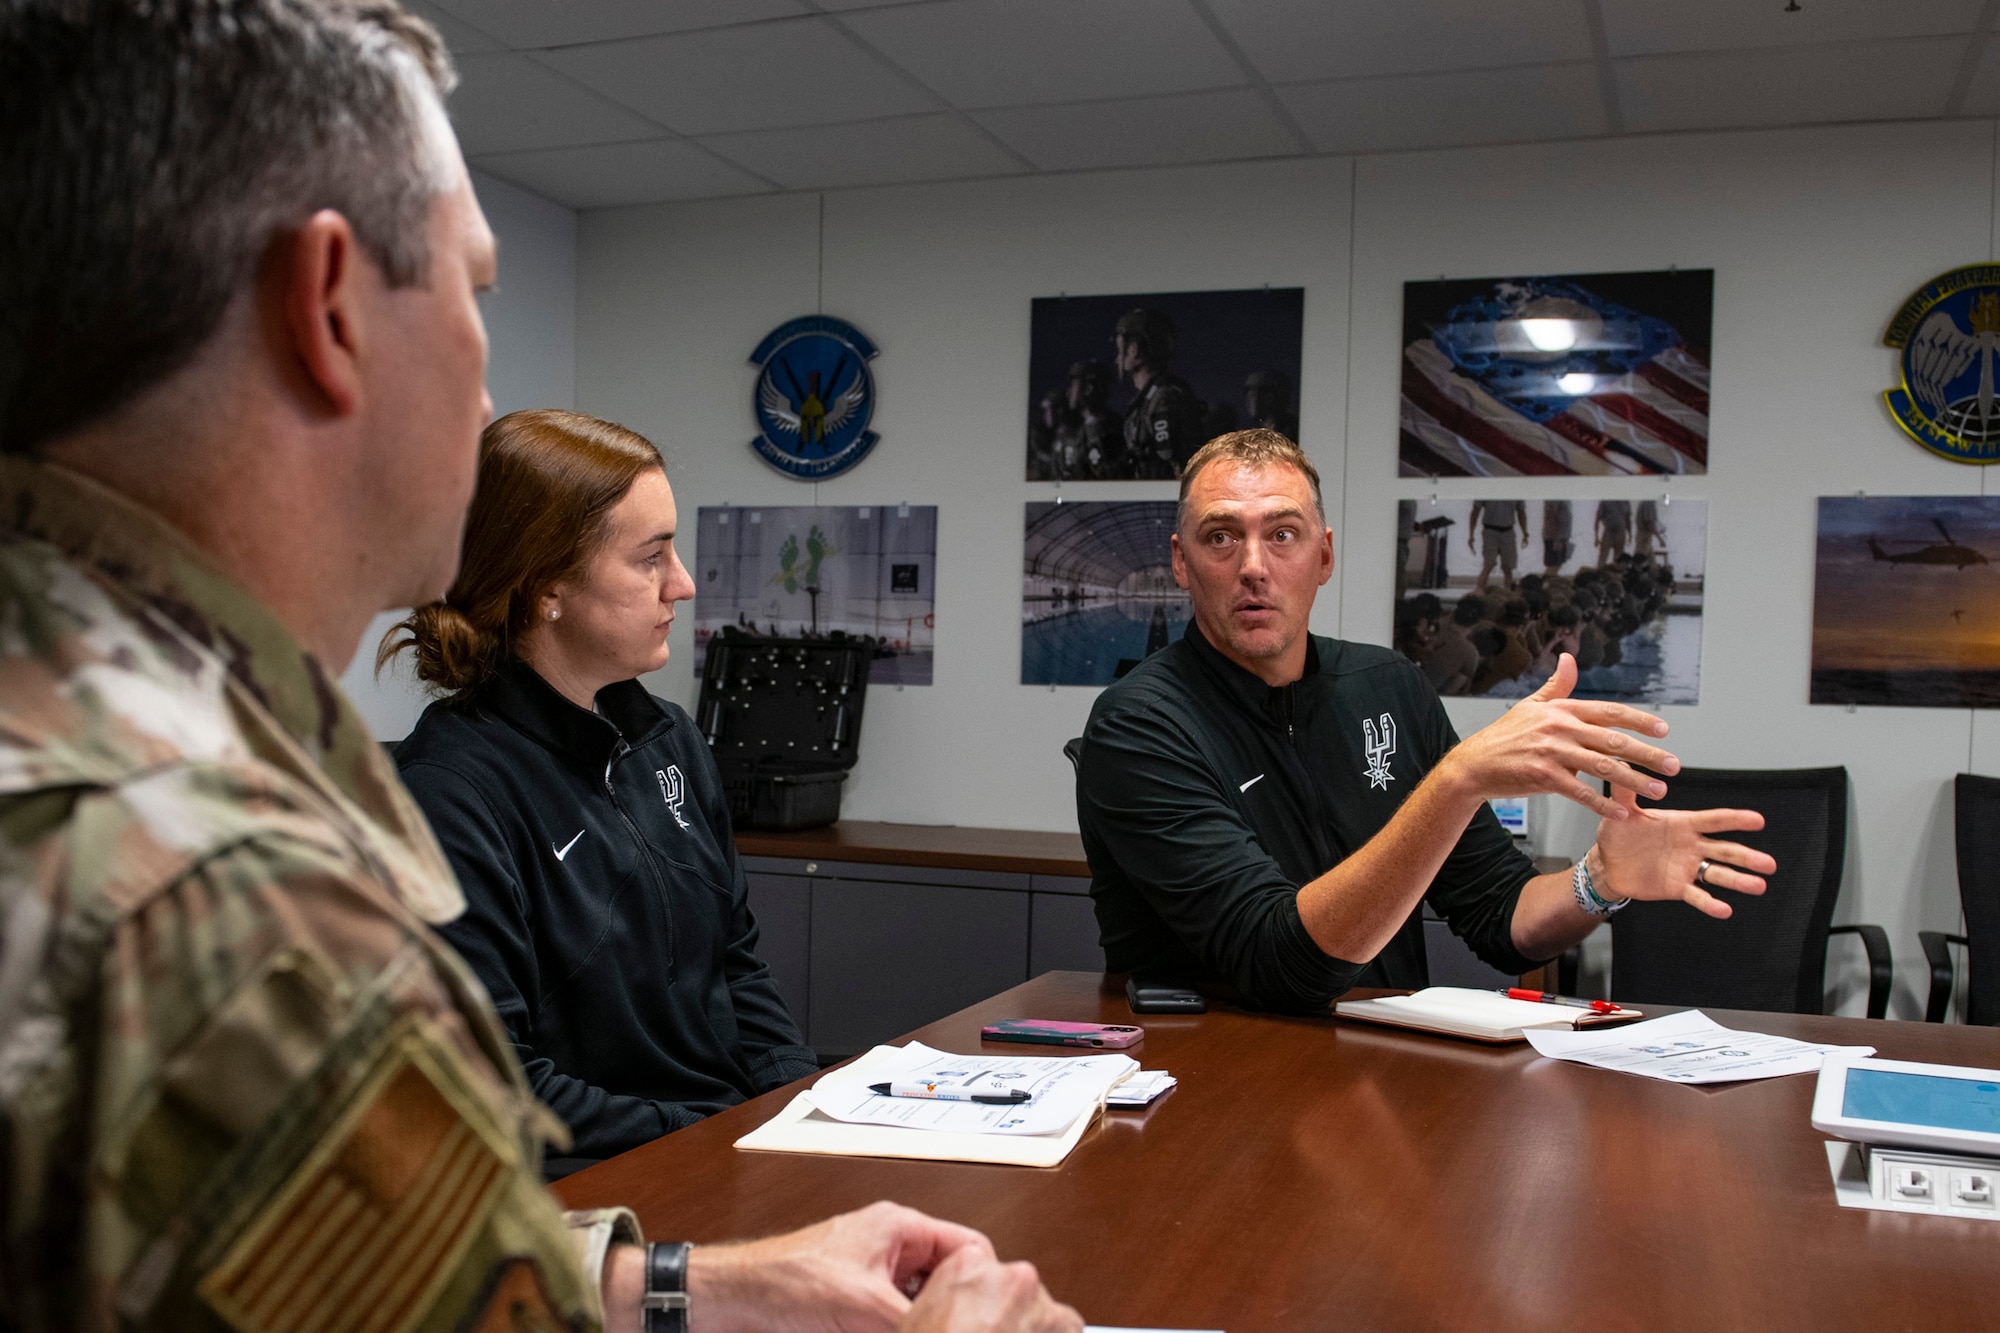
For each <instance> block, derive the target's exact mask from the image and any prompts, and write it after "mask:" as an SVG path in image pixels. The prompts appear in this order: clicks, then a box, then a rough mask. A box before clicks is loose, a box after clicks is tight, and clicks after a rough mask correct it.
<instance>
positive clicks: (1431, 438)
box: [1399, 269, 1715, 477]
mask: <svg viewBox="0 0 2000 1333" xmlns="http://www.w3.org/2000/svg"><path fill="white" fill-rule="evenodd" d="M1714 305H1715V274H1714V271H1713V270H1712V269H1671V270H1667V271H1664V272H1647V273H1585V274H1576V275H1571V276H1567V277H1524V278H1475V279H1454V280H1449V281H1447V280H1443V279H1439V280H1435V281H1430V282H1406V283H1404V284H1403V378H1402V387H1403V393H1402V408H1401V422H1400V428H1401V429H1400V441H1401V443H1400V448H1399V458H1400V461H1401V466H1400V475H1402V476H1405V477H1560V476H1586V477H1621V476H1644V475H1672V474H1676V473H1679V474H1683V475H1694V474H1700V473H1705V472H1707V471H1708V395H1709V326H1710V322H1711V316H1712V313H1713V310H1714Z"/></svg>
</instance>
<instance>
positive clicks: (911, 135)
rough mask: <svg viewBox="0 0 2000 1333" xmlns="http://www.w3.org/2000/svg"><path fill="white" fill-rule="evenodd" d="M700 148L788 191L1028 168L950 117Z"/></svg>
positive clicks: (787, 133)
mask: <svg viewBox="0 0 2000 1333" xmlns="http://www.w3.org/2000/svg"><path fill="white" fill-rule="evenodd" d="M702 142H703V143H704V144H706V145H708V146H709V147H711V148H713V149H714V150H715V151H716V152H717V153H720V154H721V155H722V156H723V157H726V158H728V159H729V160H730V161H732V162H736V163H740V164H741V165H743V166H745V167H748V168H749V169H750V170H752V171H754V172H756V173H757V174H758V175H760V176H765V177H768V178H769V179H771V180H774V181H776V182H777V183H778V184H780V185H782V186H784V187H785V188H786V189H790V190H823V189H837V188H840V187H842V186H848V185H893V184H901V183H903V182H906V181H938V180H951V179H953V178H963V177H968V176H999V175H1005V174H1009V173H1012V172H1019V171H1025V170H1027V168H1025V167H1023V166H1022V165H1021V164H1020V163H1019V162H1018V161H1016V160H1015V158H1014V157H1013V156H1012V155H1011V154H1009V153H1008V152H1007V151H1006V150H1005V149H1004V148H1001V147H1000V146H999V145H998V144H995V143H994V142H993V141H992V140H991V139H988V138H987V137H986V136H985V135H983V134H981V133H980V132H979V131H978V130H976V129H974V128H973V127H972V126H970V125H968V124H966V123H965V122H964V121H963V120H961V119H960V118H959V117H957V116H955V115H953V114H951V113H950V112H937V113H935V114H932V115H927V116H904V117H899V118H898V119H895V120H870V121H864V122H862V123H860V124H849V125H816V126H813V127H811V128H808V129H796V130H763V131H760V132H758V133H755V134H726V135H716V136H713V137H710V138H705V139H703V140H702Z"/></svg>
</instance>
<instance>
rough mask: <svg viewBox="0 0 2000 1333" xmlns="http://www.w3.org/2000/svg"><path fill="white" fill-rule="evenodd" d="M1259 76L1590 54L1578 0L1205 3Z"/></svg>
mask: <svg viewBox="0 0 2000 1333" xmlns="http://www.w3.org/2000/svg"><path fill="white" fill-rule="evenodd" d="M1208 4H1209V8H1210V9H1211V10H1213V11H1214V13H1215V16H1216V17H1217V18H1218V19H1220V20H1221V21H1222V25H1223V27H1225V28H1227V29H1228V30H1229V32H1230V34H1231V35H1232V36H1233V37H1235V39H1236V41H1237V44H1238V45H1240V46H1241V47H1242V48H1243V50H1244V53H1245V54H1246V55H1248V56H1249V58H1250V62H1251V63H1252V64H1253V65H1255V66H1256V67H1257V69H1258V70H1259V72H1261V73H1262V74H1263V76H1264V77H1265V78H1267V79H1270V80H1271V81H1273V82H1276V83H1295V82H1302V81H1305V80H1310V79H1347V78H1358V77H1361V76H1364V75H1372V74H1418V73H1429V72H1432V71H1437V70H1450V69H1479V68H1486V67H1491V66H1496V65H1534V64H1550V63H1554V62H1557V61H1565V60H1588V59H1590V58H1591V47H1590V31H1589V28H1588V27H1587V26H1586V25H1585V23H1584V18H1583V5H1582V0H1508V3H1506V4H1494V3H1492V2H1491V0H1341V2H1340V3H1338V4H1334V3H1330V2H1329V0H1208Z"/></svg>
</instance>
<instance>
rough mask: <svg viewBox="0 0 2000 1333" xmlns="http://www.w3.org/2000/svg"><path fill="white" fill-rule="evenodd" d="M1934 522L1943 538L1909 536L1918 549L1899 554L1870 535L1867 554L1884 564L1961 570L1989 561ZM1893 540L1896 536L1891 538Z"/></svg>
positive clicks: (1908, 543)
mask: <svg viewBox="0 0 2000 1333" xmlns="http://www.w3.org/2000/svg"><path fill="white" fill-rule="evenodd" d="M1931 525H1932V526H1933V527H1935V528H1936V529H1937V530H1938V532H1939V533H1941V534H1942V535H1943V537H1944V540H1943V541H1941V542H1934V541H1930V540H1929V539H1928V538H1918V539H1916V540H1914V541H1912V540H1909V539H1907V538H1906V539H1903V540H1904V542H1905V543H1906V544H1907V545H1910V546H1915V547H1917V548H1919V549H1917V550H1914V551H1903V552H1901V553H1900V554H1899V553H1897V552H1894V551H1885V550H1883V549H1882V543H1881V542H1879V541H1877V540H1875V538H1874V537H1873V536H1871V537H1869V538H1868V554H1870V555H1872V556H1874V557H1875V558H1876V559H1877V560H1880V561H1882V562H1883V563H1884V564H1890V565H1953V566H1956V567H1957V568H1959V569H1964V568H1965V567H1966V566H1967V565H1983V564H1986V563H1988V561H1987V559H1986V555H1985V553H1984V552H1982V551H1975V550H1973V549H1972V548H1971V547H1970V546H1967V545H1965V544H1964V543H1963V542H1961V541H1959V540H1958V539H1957V538H1956V537H1954V536H1952V535H1951V530H1950V529H1949V528H1947V527H1945V525H1944V524H1942V523H1940V522H1938V520H1936V519H1932V520H1931ZM1891 540H1892V541H1893V540H1895V539H1894V538H1892V539H1891ZM1954 614H1958V615H1962V614H1964V613H1963V612H1955V613H1954Z"/></svg>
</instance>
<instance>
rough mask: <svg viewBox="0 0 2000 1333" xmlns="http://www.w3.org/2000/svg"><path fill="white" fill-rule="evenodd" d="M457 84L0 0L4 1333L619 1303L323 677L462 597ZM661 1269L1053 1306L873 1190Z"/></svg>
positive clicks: (384, 21) (830, 1302) (859, 1303)
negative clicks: (548, 1172)
mask: <svg viewBox="0 0 2000 1333" xmlns="http://www.w3.org/2000/svg"><path fill="white" fill-rule="evenodd" d="M449 81H450V73H449V67H448V63H447V62H446V59H445V56H444V54H443V50H442V47H441V46H440V45H439V43H438V42H437V39H436V36H435V34H434V33H432V32H431V31H430V30H429V29H428V28H427V27H425V26H424V25H422V24H419V23H416V22H414V21H413V20H411V19H409V18H408V17H407V16H405V15H403V14H402V13H401V11H400V10H398V9H397V8H396V7H395V6H394V5H393V4H392V3H386V0H150V2H149V3H143V4H142V3H140V2H139V0H0V182H4V185H0V210H4V211H0V1326H4V1327H7V1328H9V1329H16V1330H24V1331H27V1333H42V1331H43V1330H56V1329H73V1328H82V1329H110V1328H115V1327H146V1328H174V1329H206V1328H233V1329H240V1330H258V1329H291V1328H309V1327H326V1328H357V1329H382V1330H404V1329H427V1328H439V1329H442V1328H472V1327H479V1328H486V1327H508V1328H571V1329H576V1328H589V1327H596V1326H598V1325H600V1324H603V1325H605V1326H609V1327H617V1328H623V1329H637V1328H638V1327H639V1325H640V1318H641V1314H640V1304H641V1302H640V1292H641V1290H642V1288H643V1286H644V1282H645V1278H644V1272H643V1269H644V1264H645V1260H644V1257H643V1251H642V1250H641V1249H640V1248H639V1245H638V1242H639V1240H640V1237H639V1234H638V1227H637V1223H636V1220H635V1219H634V1217H633V1215H632V1214H631V1213H630V1212H628V1211H626V1210H622V1209H617V1210H608V1211H603V1212H598V1213H591V1214H570V1215H567V1216H566V1215H565V1214H563V1213H562V1212H561V1211H560V1209H559V1208H558V1206H557V1204H556V1203H555V1202H554V1200H553V1197H552V1196H551V1195H550V1194H549V1193H548V1192H547V1191H546V1189H545V1188H544V1187H543V1186H542V1184H541V1180H540V1173H539V1163H540V1157H541V1153H542V1149H543V1146H544V1145H545V1144H548V1143H557V1144H560V1143H561V1142H562V1141H563V1139H564V1137H565V1133H564V1130H563V1128H562V1126H561V1125H560V1124H558V1123H556V1122H555V1121H554V1120H553V1119H552V1117H551V1116H550V1115H549V1113H548V1112H547V1111H546V1110H544V1109H543V1108H541V1107H540V1106H538V1105H537V1104H536V1103H535V1102H534V1100H533V1098H532V1097H531V1095H530V1094H529V1091H528V1087H527V1084H526V1081H525V1079H524V1077H523V1075H522V1073H521V1070H520V1067H519V1066H518V1064H517V1063H516V1061H515V1058H514V1056H513V1054H512V1051H511V1049H510V1047H509V1045H508V1042H507V1038H506V1035H505V1033H504V1032H503V1031H502V1029H501V1027H500V1025H499V1023H498V1020H497V1019H496V1018H495V1016H494V1014H493V1011H492V1008H491V1005H490V1004H489V1002H488V1001H487V999H486V997H485V994H484V992H483V991H482V990H481V989H480V987H479V985H478V983H477V982H476V981H475V980H474V979H473V978H472V976H471V974H470V972H469V971H468V970H467V969H466V968H465V966H464V965H463V964H462V963H461V962H460V961H459V960H458V958H457V957H456V956H455V955H454V954H453V953H452V952H451V951H450V950H449V948H447V947H446V946H445V945H444V944H443V943H442V942H441V941H440V940H439V939H438V937H437V936H436V935H435V934H434V933H433V932H432V930H431V927H432V926H433V925H436V924H438V923H441V922H443V921H447V920H449V919H451V918H452V917H453V916H454V915H456V914H457V913H458V912H459V911H461V910H462V909H463V902H462V900H461V898H460V895H459V891H458V888H457V886H456V885H455V883H454V882H453V880H452V878H451V874H450V871H449V869H448V868H447V866H446V864H445V861H444V859H443V857H442V855H441V854H440V852H439V850H438V848H437V846H436V845H435V843H434V842H433V840H432V838H431V836H430V833H429V831H428V829H427V828H426V827H425V825H424V823H423V820H422V818H421V816H420V815H419V814H418V812H417V810H416V807H415V806H414V804H413V803H412V802H411V800H410V798H409V796H408V794H407V793H406V792H405V791H404V790H403V788H402V787H401V785H400V784H399V782H398V780H397V778H396V776H395V773H394V771H393V769H392V768H391V767H390V766H389V765H388V763H387V762H386V761H385V758H384V756H383V755H382V753H381V751H380V749H379V747H378V746H377V745H376V744H375V743H374V742H373V741H372V740H371V739H370V738H369V736H368V734H367V731H366V729H365V728H364V726H363V724H362V722H361V720H360V719H359V717H358V716H357V715H356V714H355V712H354V710H353V708H352V706H351V705H349V704H348V703H347V701H346V700H345V699H343V698H342V696H341V694H340V692H339V690H338V689H337V688H336V687H335V686H334V684H333V683H332V680H331V676H332V674H333V671H334V670H335V669H337V667H338V664H340V663H343V662H345V661H346V660H348V659H349V658H350V657H351V656H352V654H353V652H354V649H355V647H356V645H357V643H358V641H359V638H360V634H361V631H362V629H363V627H364V626H365V625H366V623H367V621H368V618H369V616H370V615H371V614H372V613H373V612H374V611H376V610H379V609H382V608H385V607H390V606H395V605H407V604H410V603H413V602H419V601H422V600H425V599H427V598H430V597H433V596H435V595H437V593H438V591H439V590H440V589H442V588H443V587H444V586H445V585H446V583H448V582H449V580H450V576H451V572H452V568H453V566H454V565H455V564H456V554H455V551H456V547H457V543H458V533H459V527H460V524H461V522H462V516H463V512H464V506H465V504H466V502H467V500H468V499H469V496H470V490H471V484H472V478H473V475H474V466H475V459H476V440H477V435H478V430H479V427H480V425H481V424H482V423H483V421H484V419H485V417H486V416H487V415H488V414H489V413H490V404H489V403H488V402H487V400H486V396H485V393H484V390H483V388H482V386H481V379H482V376H483V369H484V360H485V339H484V333H483V330H482V328H481V326H480V323H479V317H478V310H477V305H476V302H475V300H474V292H475V289H476V288H478V287H480V286H483V285H486V284H488V283H490V282H491V281H492V278H493V273H492V270H493V266H494V253H493V242H492V237H491V235H490V233H488V231H487V229H486V225H485V222H484V219H483V218H482V217H481V216H480V213H479V209H478V205H477V202H476V201H475V200H474V198H473V196H472V192H471V188H470V184H469V181H468V180H467V178H466V175H465V171H464V166H463V163H462V162H461V161H460V159H459V156H458V151H457V147H456V144H455V142H454V141H453V140H452V139H451V134H450V129H449V126H448V124H447V123H446V122H445V120H444V117H443V112H442V107H441V104H440V102H439V93H440V92H441V91H442V90H443V89H444V88H446V87H448V85H449ZM323 664H325V665H323ZM919 1282H921V1283H923V1292H922V1295H921V1296H920V1297H919V1298H918V1299H917V1301H916V1302H915V1303H914V1305H913V1304H912V1303H911V1301H910V1300H909V1299H908V1298H907V1296H906V1295H905V1292H907V1291H908V1290H910V1289H912V1288H913V1287H914V1286H915V1285H917V1284H918V1283H919ZM686 1284H687V1290H688V1292H689V1293H690V1294H691V1298H692V1301H693V1309H694V1310H695V1311H705V1312H706V1315H705V1316H704V1317H705V1319H706V1320H707V1321H708V1322H711V1323H713V1324H716V1325H727V1324H731V1323H734V1324H736V1325H738V1326H742V1327H782V1326H787V1325H797V1324H800V1323H803V1322H805V1321H808V1320H811V1321H813V1322H815V1324H816V1326H825V1327H841V1328H856V1329H859V1328H883V1329H886V1328H890V1327H893V1326H895V1325H896V1323H897V1322H898V1321H899V1320H901V1321H902V1323H903V1327H904V1328H905V1329H911V1330H914V1329H920V1328H921V1329H965V1330H972V1329H998V1328H1022V1329H1027V1328H1034V1329H1074V1328H1076V1327H1077V1326H1078V1325H1079V1324H1080V1321H1079V1320H1078V1319H1077V1318H1076V1316H1075V1312H1074V1311H1070V1310H1068V1309H1067V1308H1066V1307H1061V1306H1057V1305H1055V1304H1054V1303H1053V1302H1052V1301H1051V1300H1050V1298H1049V1297H1048V1295H1047V1293H1046V1292H1045V1291H1043V1290H1042V1289H1041V1287H1040V1284H1039V1282H1038V1281H1036V1279H1035V1278H1034V1275H1033V1272H1032V1269H1029V1268H1028V1267H1027V1266H1026V1265H1018V1264H1016V1265H1000V1264H999V1263H997V1261H995V1260H994V1258H993V1256H992V1251H991V1247H990V1246H989V1245H987V1243H986V1242H985V1240H984V1238H983V1237H980V1236H979V1235H978V1234H977V1233H976V1232H971V1231H969V1230H966V1229H965V1228H961V1227H955V1226H952V1225H951V1224H948V1223H943V1222H937V1221H933V1220H931V1219H928V1218H925V1217H923V1216H922V1215H920V1214H916V1213H913V1212H910V1211H909V1210H907V1209H898V1208H895V1207H893V1206H891V1205H876V1206H875V1207H873V1208H870V1209H867V1210H863V1211H862V1212H860V1213H855V1214H849V1215H847V1216H845V1217H842V1218H837V1219H834V1220H832V1221H830V1222H827V1223H822V1224H820V1225H819V1226H817V1227H812V1228H808V1229H806V1230H805V1231H802V1232H798V1233H794V1234H793V1235H791V1236H786V1237H777V1238H773V1239H770V1240H764V1241H757V1242H751V1243H749V1244H747V1245H736V1246H707V1245H704V1246H701V1247H698V1248H697V1249H696V1250H695V1251H694V1253H693V1255H692V1257H691V1258H690V1259H689V1261H688V1268H687V1279H686Z"/></svg>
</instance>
